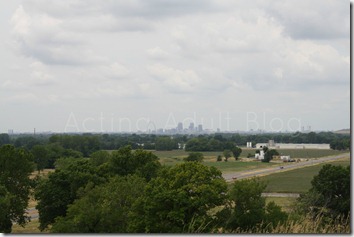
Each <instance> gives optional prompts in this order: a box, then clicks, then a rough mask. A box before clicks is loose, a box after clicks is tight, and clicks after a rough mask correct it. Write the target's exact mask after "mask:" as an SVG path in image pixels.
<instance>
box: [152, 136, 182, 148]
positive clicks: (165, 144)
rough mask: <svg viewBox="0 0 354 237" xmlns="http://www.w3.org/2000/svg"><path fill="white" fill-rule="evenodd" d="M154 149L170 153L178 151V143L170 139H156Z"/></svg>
mask: <svg viewBox="0 0 354 237" xmlns="http://www.w3.org/2000/svg"><path fill="white" fill-rule="evenodd" d="M155 149H156V150H157V151H171V150H173V149H178V143H177V141H176V140H174V139H172V138H171V137H158V138H156V142H155Z"/></svg>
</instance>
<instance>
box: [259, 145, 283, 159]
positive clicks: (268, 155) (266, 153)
mask: <svg viewBox="0 0 354 237" xmlns="http://www.w3.org/2000/svg"><path fill="white" fill-rule="evenodd" d="M263 150H264V159H263V160H262V162H269V161H271V160H272V159H273V156H278V155H279V152H278V151H277V150H275V149H270V150H269V149H268V148H267V147H264V148H263Z"/></svg>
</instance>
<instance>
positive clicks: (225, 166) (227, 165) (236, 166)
mask: <svg viewBox="0 0 354 237" xmlns="http://www.w3.org/2000/svg"><path fill="white" fill-rule="evenodd" d="M203 164H204V165H207V166H214V167H216V168H218V169H219V170H221V172H222V173H231V172H238V171H247V170H254V169H261V168H267V167H271V166H274V165H278V164H275V163H264V162H260V161H249V162H242V161H235V160H231V159H229V161H228V162H224V161H220V162H210V161H209V162H208V161H205V162H203Z"/></svg>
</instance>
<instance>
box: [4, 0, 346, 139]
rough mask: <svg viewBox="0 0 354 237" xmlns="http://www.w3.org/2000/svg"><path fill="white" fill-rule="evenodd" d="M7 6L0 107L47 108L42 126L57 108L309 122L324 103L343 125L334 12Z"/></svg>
mask: <svg viewBox="0 0 354 237" xmlns="http://www.w3.org/2000/svg"><path fill="white" fill-rule="evenodd" d="M18 1H19V2H21V4H19V6H18V7H17V8H14V9H16V10H15V11H14V12H13V13H12V17H11V19H8V18H6V17H5V15H4V16H3V19H2V21H0V33H1V35H2V36H4V37H5V38H4V41H6V42H7V43H6V44H0V47H1V52H2V55H1V56H0V58H1V60H3V62H4V64H3V65H2V67H0V72H1V73H2V79H0V80H1V82H0V90H1V93H0V102H1V103H0V106H4V103H5V102H4V101H6V103H9V104H12V102H13V103H15V102H16V101H18V102H16V103H18V104H21V103H23V104H26V105H28V106H29V108H34V107H35V106H36V105H37V104H39V105H41V106H42V105H43V106H45V104H44V101H45V102H46V103H47V105H51V104H55V105H57V106H56V108H57V111H55V112H53V117H54V116H57V117H60V115H62V114H63V113H64V111H66V110H65V109H66V108H67V106H68V107H70V109H71V110H77V111H85V110H90V111H99V110H101V109H102V110H106V111H109V110H111V109H112V108H113V107H114V108H116V109H117V110H119V111H122V112H121V113H122V114H126V113H128V112H127V111H132V113H136V114H138V113H142V114H144V115H146V116H152V117H154V116H156V117H161V116H157V115H159V114H161V113H162V112H166V111H167V110H173V111H178V113H181V114H184V113H187V112H191V111H193V112H194V111H197V110H198V111H199V112H201V113H204V114H208V115H209V114H211V112H212V113H217V112H218V111H220V110H223V111H227V110H232V109H235V110H237V111H248V110H249V109H250V108H252V110H255V111H263V110H264V111H268V112H269V111H272V113H273V112H274V113H275V112H276V111H281V112H282V113H283V114H286V113H285V112H286V111H288V112H287V113H288V114H289V115H288V116H305V115H306V116H309V117H311V116H312V120H313V121H317V120H316V119H317V118H318V117H319V116H320V115H321V116H322V117H323V115H326V113H328V111H327V110H320V109H318V110H316V109H314V108H320V107H321V105H322V104H324V103H323V101H324V100H327V98H326V96H323V95H324V94H326V95H328V94H329V93H331V96H332V97H336V98H338V101H337V100H333V101H332V102H331V101H327V102H326V104H327V105H326V106H327V108H335V107H336V106H337V107H336V108H337V110H338V112H339V113H340V114H343V116H342V118H341V120H339V121H341V123H343V121H347V120H348V117H349V112H348V111H349V100H348V98H347V97H345V98H344V97H341V96H340V95H342V94H347V93H348V91H349V89H348V88H349V84H350V79H349V63H350V55H349V45H350V44H349V43H350V41H349V27H348V23H349V20H348V19H349V6H348V4H347V3H343V2H342V1H331V0H328V1H321V2H319V1H317V0H315V1H305V0H301V1H296V2H294V1H292V0H285V1H280V0H279V1H278V0H272V1H265V0H255V1H248V0H238V1H233V0H208V1H205V0H196V1H187V0H170V1H165V0H152V1H145V0H132V1H113V0H108V1H104V2H102V1H98V0H86V1H83V0H66V1H52V2H50V4H49V3H48V1H47V0H26V1H23V0H18ZM6 10H7V8H6V3H5V4H4V11H6ZM10 15H11V13H10V12H8V13H7V16H10ZM9 22H10V23H11V25H8V23H9ZM324 26H325V27H324ZM10 28H11V30H12V32H10V30H9V29H10ZM10 36H11V37H10ZM11 40H13V41H14V42H15V43H16V44H15V46H16V48H15V50H13V49H10V47H8V45H13V43H12V42H11ZM9 42H11V43H9ZM23 56H24V57H23ZM6 60H9V61H11V62H7V61H6ZM308 100H311V103H309V101H308ZM137 101H138V102H137ZM149 103H153V105H154V106H149V105H150V104H149ZM18 104H17V105H18ZM289 104H292V106H293V107H294V111H289V110H288V105H289ZM196 105H198V106H196ZM88 107H90V108H89V109H88ZM6 109H7V108H2V107H0V110H6ZM34 110H35V109H34ZM13 111H14V113H20V112H19V111H20V110H16V109H15V108H14V109H13ZM167 112H168V111H167ZM312 112H313V115H311V113H312ZM127 116H128V115H127ZM181 116H183V115H181ZM240 116H242V115H240ZM327 117H328V116H327ZM348 121H349V120H348ZM6 123H7V121H5V120H2V119H1V118H0V124H6ZM58 123H60V122H58ZM321 123H322V124H323V126H326V125H325V120H323V121H322V120H321ZM328 123H329V124H330V123H331V121H328ZM338 124H339V122H338ZM4 126H5V125H4ZM0 129H1V127H0ZM0 132H1V131H0Z"/></svg>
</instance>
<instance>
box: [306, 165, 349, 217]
mask: <svg viewBox="0 0 354 237" xmlns="http://www.w3.org/2000/svg"><path fill="white" fill-rule="evenodd" d="M311 185H312V187H311V189H310V190H309V191H308V192H307V193H305V194H303V195H301V196H300V198H299V209H300V211H301V212H303V213H310V214H311V215H312V216H314V217H315V216H317V215H319V214H321V215H324V216H325V217H329V218H330V219H333V218H336V217H337V216H339V215H342V216H344V217H346V216H348V215H349V214H350V188H351V187H350V166H347V167H343V166H334V165H330V164H326V165H324V166H323V167H322V169H321V170H320V171H319V173H318V175H316V176H315V177H314V178H313V180H312V181H311Z"/></svg>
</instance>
